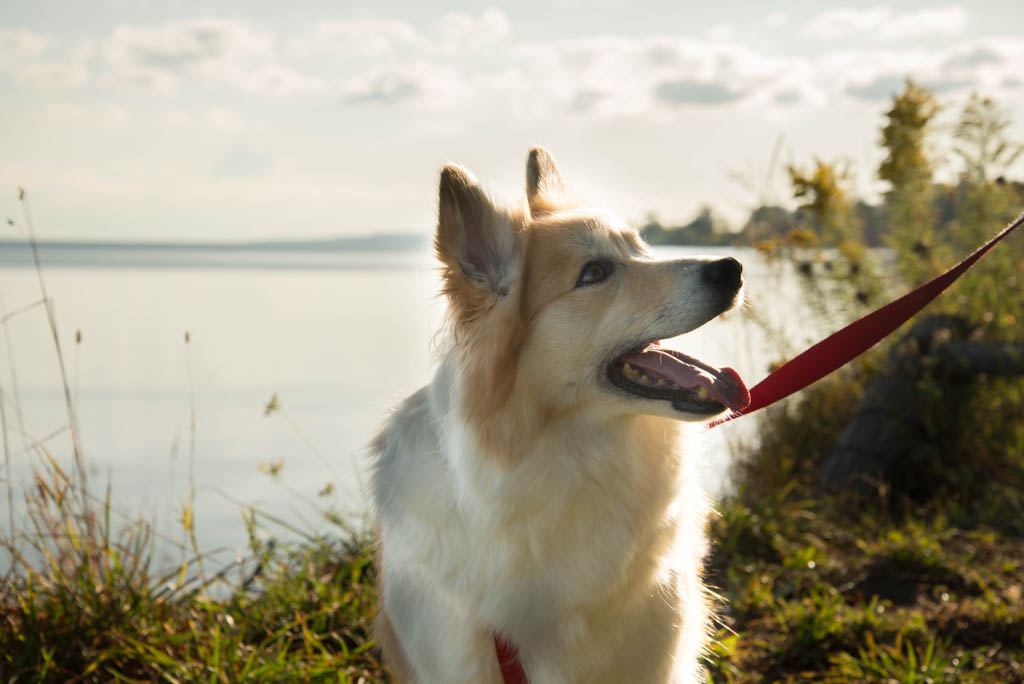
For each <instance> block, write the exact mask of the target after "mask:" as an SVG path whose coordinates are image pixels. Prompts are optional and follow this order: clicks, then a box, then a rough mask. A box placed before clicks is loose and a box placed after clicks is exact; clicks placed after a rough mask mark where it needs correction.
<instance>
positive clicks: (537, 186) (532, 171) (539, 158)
mask: <svg viewBox="0 0 1024 684" xmlns="http://www.w3.org/2000/svg"><path fill="white" fill-rule="evenodd" d="M526 199H527V200H528V201H529V203H530V215H531V216H533V217H534V218H539V217H541V216H544V215H545V214H550V213H551V212H553V211H555V210H557V209H558V208H559V207H564V206H565V205H566V204H568V203H569V191H568V188H567V186H566V183H565V179H563V178H562V174H561V172H560V171H559V170H558V164H556V163H555V159H554V157H552V156H551V153H550V152H548V151H547V150H545V149H544V148H543V147H534V148H532V149H531V150H530V156H529V157H528V158H527V160H526Z"/></svg>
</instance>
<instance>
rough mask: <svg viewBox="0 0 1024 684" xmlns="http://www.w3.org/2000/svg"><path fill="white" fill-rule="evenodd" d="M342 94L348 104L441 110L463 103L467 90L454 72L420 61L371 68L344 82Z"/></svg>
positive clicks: (447, 68) (444, 67)
mask: <svg viewBox="0 0 1024 684" xmlns="http://www.w3.org/2000/svg"><path fill="white" fill-rule="evenodd" d="M341 92H342V97H343V99H344V101H345V102H346V103H348V104H368V105H415V106H419V107H424V108H427V109H444V108H447V107H454V106H456V105H458V104H460V103H461V102H463V101H464V98H465V96H466V95H467V88H466V85H465V83H464V82H463V81H462V79H461V78H460V76H459V74H458V73H457V72H456V71H455V70H454V69H452V68H450V67H446V66H442V65H438V64H432V63H424V62H419V63H413V64H405V65H392V66H385V67H377V68H373V69H371V70H369V71H367V72H365V73H362V74H359V75H358V76H355V77H353V78H351V79H349V80H348V81H346V82H345V83H344V84H343V85H342V88H341Z"/></svg>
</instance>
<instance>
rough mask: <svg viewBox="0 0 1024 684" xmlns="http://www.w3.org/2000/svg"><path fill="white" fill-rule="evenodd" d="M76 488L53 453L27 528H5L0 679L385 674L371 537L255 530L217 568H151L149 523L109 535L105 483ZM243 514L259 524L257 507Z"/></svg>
mask: <svg viewBox="0 0 1024 684" xmlns="http://www.w3.org/2000/svg"><path fill="white" fill-rule="evenodd" d="M83 494H84V490H83V489H82V484H81V482H80V481H79V480H78V479H77V478H76V477H75V476H74V475H72V474H67V473H65V472H64V471H63V470H61V468H60V467H59V466H58V465H57V464H56V463H55V462H53V461H50V462H49V464H48V467H47V468H46V469H43V470H40V471H37V478H36V487H35V493H34V494H33V495H32V496H31V498H30V500H29V507H28V516H29V521H30V525H29V528H30V530H29V531H23V532H24V533H23V534H20V535H18V537H17V538H16V539H13V540H12V539H6V538H5V539H3V540H2V542H3V545H4V546H6V547H7V550H8V552H9V553H10V554H12V556H13V558H15V562H14V566H13V567H12V570H11V572H10V573H9V575H8V576H7V577H6V578H5V581H4V583H3V584H2V585H0V681H5V682H69V681H77V682H107V681H118V682H121V681H124V682H128V681H131V682H153V681H164V682H201V681H202V682H242V681H251V682H285V681H316V682H320V681H325V682H326V681H332V682H334V681H340V682H359V681H380V680H382V679H383V678H384V675H383V669H382V666H381V664H380V661H379V659H378V657H377V656H376V654H375V652H374V650H373V642H372V640H371V638H370V623H371V621H372V618H373V614H374V610H375V605H376V596H375V592H374V579H375V578H374V569H373V562H372V558H373V557H372V548H371V544H370V541H369V539H368V538H366V537H363V536H348V537H346V538H345V539H347V540H346V541H340V542H339V541H329V540H325V539H308V538H307V539H306V540H305V541H303V542H301V543H296V544H293V545H290V546H285V545H280V544H276V543H274V542H272V541H270V542H259V541H257V537H256V535H255V534H251V535H250V538H251V542H250V554H249V557H248V558H247V559H238V560H237V561H236V562H234V563H231V564H229V565H228V566H227V567H226V568H223V569H222V570H220V571H218V572H214V573H212V574H210V575H207V574H206V573H205V572H203V571H202V569H201V568H202V567H203V565H204V564H205V565H207V566H208V565H210V563H211V559H209V558H205V559H204V558H203V557H199V556H196V557H192V558H191V559H189V560H186V561H184V562H183V563H182V565H181V567H179V568H174V569H172V570H170V571H169V572H166V573H163V574H160V573H155V572H154V571H153V569H152V566H153V562H152V548H153V546H152V537H151V535H150V533H149V528H148V527H147V526H145V525H143V524H135V525H130V526H128V527H127V528H125V529H123V530H122V531H121V532H120V533H117V534H115V533H114V531H113V529H112V527H111V522H110V518H111V516H110V513H111V506H110V497H109V493H108V496H107V499H106V500H105V501H100V502H96V501H94V500H92V499H90V498H89V497H88V496H82V495H83ZM188 510H189V507H188V506H186V514H185V515H184V516H183V522H184V524H185V526H186V530H187V529H188V525H189V523H190V515H189V514H188ZM247 520H248V522H249V524H250V530H251V531H252V532H254V531H255V522H256V514H255V513H250V514H249V516H248V518H247ZM216 596H219V597H221V598H213V597H216Z"/></svg>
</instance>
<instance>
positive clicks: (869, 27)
mask: <svg viewBox="0 0 1024 684" xmlns="http://www.w3.org/2000/svg"><path fill="white" fill-rule="evenodd" d="M966 28H967V10H965V9H964V8H963V7H957V6H951V7H944V8H938V9H923V10H916V11H911V12H896V11H894V10H893V9H892V8H890V7H884V6H876V7H869V8H865V9H853V8H843V9H836V10H829V11H827V12H822V13H821V14H818V15H817V16H815V17H812V18H811V20H810V21H808V22H807V24H805V25H804V28H803V31H802V33H803V35H804V36H807V37H809V38H818V39H821V40H835V39H837V38H845V37H853V36H860V37H864V36H865V34H867V37H877V38H880V39H882V40H906V39H908V38H919V37H922V36H932V35H956V34H959V33H962V32H963V31H964V30H965V29H966Z"/></svg>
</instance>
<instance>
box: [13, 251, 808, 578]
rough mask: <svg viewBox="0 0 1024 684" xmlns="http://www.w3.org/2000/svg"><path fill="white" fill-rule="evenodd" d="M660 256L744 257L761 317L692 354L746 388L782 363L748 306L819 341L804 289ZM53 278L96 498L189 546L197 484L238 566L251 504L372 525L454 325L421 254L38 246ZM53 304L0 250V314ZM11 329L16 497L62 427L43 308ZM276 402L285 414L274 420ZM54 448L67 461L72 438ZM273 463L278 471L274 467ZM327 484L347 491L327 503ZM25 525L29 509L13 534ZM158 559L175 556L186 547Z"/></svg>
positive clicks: (212, 527)
mask: <svg viewBox="0 0 1024 684" xmlns="http://www.w3.org/2000/svg"><path fill="white" fill-rule="evenodd" d="M656 251H657V253H658V255H659V256H686V255H693V254H698V253H705V254H706V253H712V254H726V253H729V254H733V255H736V256H738V257H739V258H740V259H741V260H743V261H744V264H745V267H746V272H745V275H746V280H747V293H748V298H749V301H750V304H749V305H748V306H747V312H748V313H747V314H746V315H744V314H743V313H734V314H731V315H730V316H728V317H726V318H724V319H720V320H718V321H715V322H713V323H712V324H710V325H708V326H706V327H705V328H702V329H701V330H699V331H697V332H695V333H691V334H690V335H687V336H685V337H684V338H682V341H681V342H680V344H681V345H682V348H684V349H685V350H686V351H687V352H688V353H690V354H692V355H696V356H698V357H700V358H702V359H703V360H705V361H708V362H710V363H713V364H715V365H731V366H733V367H734V368H736V369H737V370H738V371H739V372H740V374H741V375H742V376H743V377H744V379H745V380H746V381H747V384H748V385H753V384H755V382H756V381H757V380H759V379H760V378H762V377H763V376H764V375H765V372H766V367H767V365H768V363H769V362H771V361H774V360H776V359H777V358H778V355H779V354H778V352H777V351H776V349H777V343H776V342H773V341H772V338H771V336H769V335H768V334H766V333H765V331H764V328H763V327H762V326H761V325H759V324H758V323H756V322H755V321H754V320H752V319H753V316H751V315H750V313H751V312H756V313H757V316H758V317H761V318H765V319H767V320H768V321H769V322H770V323H771V324H772V325H773V326H775V327H776V328H777V329H779V330H782V331H783V332H784V335H785V336H786V338H787V340H788V342H789V343H791V344H793V345H795V346H796V347H801V346H802V345H803V344H805V343H806V342H810V341H813V338H814V337H815V336H816V334H817V332H818V331H817V330H816V329H814V326H809V325H807V324H806V322H805V321H806V320H807V319H808V317H807V316H806V315H805V314H802V313H801V308H800V306H799V302H800V288H799V282H798V281H797V280H796V278H795V277H794V276H793V275H792V274H790V272H789V271H788V270H782V268H781V267H777V266H775V267H773V266H769V265H767V264H764V263H763V262H761V261H760V260H759V258H758V256H757V255H756V254H755V253H754V252H753V251H745V250H717V251H716V250H711V251H710V252H709V251H708V250H694V249H688V248H660V249H658V250H656ZM47 256H49V258H50V262H49V263H45V260H46V259H47ZM44 276H45V279H46V285H47V287H48V289H49V294H50V296H51V298H52V299H53V301H54V302H55V307H56V314H57V320H58V325H59V330H60V335H61V340H62V343H63V345H64V355H65V358H66V362H67V368H68V375H69V384H70V385H71V390H72V394H73V396H74V397H75V404H76V408H77V412H78V421H79V424H80V434H81V441H82V444H83V450H84V453H85V458H86V462H87V464H88V470H89V476H90V478H91V479H90V482H91V485H92V488H93V491H94V492H97V493H102V492H103V491H104V489H105V488H106V485H107V483H108V482H109V483H110V486H111V490H112V492H113V500H114V507H115V508H116V509H117V510H118V511H119V512H121V513H123V515H124V516H125V517H126V518H132V517H138V516H141V517H143V518H145V519H147V520H151V521H153V523H154V525H155V529H156V530H157V531H158V532H159V533H160V534H162V535H165V536H166V537H167V538H169V539H178V538H180V537H181V531H180V525H179V523H178V522H177V520H178V518H179V517H180V515H181V510H182V506H183V503H184V501H185V500H186V496H187V492H188V487H189V482H190V477H191V480H192V481H193V482H194V484H195V487H196V494H195V509H196V512H195V518H196V529H197V533H198V537H199V543H200V547H201V548H203V549H214V548H222V547H223V548H225V549H227V551H226V552H225V553H227V554H234V553H236V552H237V551H239V550H242V549H244V548H245V546H246V540H247V536H246V532H245V526H244V524H243V520H242V513H241V511H242V509H243V506H255V507H256V508H258V509H260V510H264V511H267V512H269V513H272V514H274V515H276V516H279V517H281V518H283V519H285V520H287V521H289V522H290V523H293V524H296V525H297V526H298V527H300V528H302V529H305V530H308V531H311V532H318V531H319V532H329V531H330V530H331V529H332V528H331V526H330V525H329V524H327V523H326V522H324V521H323V520H322V519H320V518H319V516H318V514H317V512H316V509H317V507H332V508H335V509H337V510H340V511H341V512H343V513H345V514H348V515H349V516H350V517H351V520H352V521H353V522H354V523H355V524H357V525H358V524H360V523H361V520H362V518H363V513H364V512H365V509H366V504H365V501H366V499H365V496H364V493H363V485H364V483H365V482H366V480H367V463H366V459H365V445H366V444H367V443H368V442H369V440H370V439H371V438H372V436H373V434H374V432H375V430H376V428H377V426H378V425H379V424H380V422H381V420H382V418H383V417H384V416H385V415H386V413H387V411H388V409H389V408H390V407H392V406H394V405H395V404H396V403H397V402H398V401H399V400H400V399H401V398H402V397H403V396H405V395H407V394H409V393H410V392H412V391H414V390H415V389H417V388H418V387H420V386H422V385H423V384H424V383H425V382H427V381H428V380H429V378H430V376H431V373H432V366H433V362H434V360H433V358H432V355H431V340H432V339H433V337H434V334H435V331H436V330H437V329H438V327H439V325H440V323H441V321H442V318H443V315H444V302H443V301H442V300H440V299H439V298H437V297H436V296H435V293H436V291H437V274H436V271H435V270H434V262H433V261H432V258H431V257H430V255H429V253H428V251H427V250H426V249H423V250H421V251H417V252H408V251H407V252H401V251H397V252H350V251H340V250H338V251H306V252H279V253H274V252H271V251H267V250H262V251H260V252H259V253H248V252H246V253H241V252H240V253H238V254H232V253H230V252H227V253H226V252H220V253H218V254H216V255H211V254H207V253H203V252H198V251H197V252H191V253H182V252H180V251H179V252H176V253H174V254H172V255H168V254H162V253H161V252H160V251H159V250H156V251H151V250H141V251H140V252H138V253H134V254H133V253H130V252H124V251H119V252H116V253H107V254H104V253H103V252H102V251H99V252H97V251H95V250H93V251H89V252H88V253H80V252H76V251H75V250H66V251H65V252H64V253H61V254H50V255H46V254H44ZM39 298H40V295H39V290H38V282H37V280H36V274H35V271H34V270H33V269H32V268H30V267H29V266H28V265H27V264H25V263H24V262H19V261H18V260H16V259H9V260H8V262H6V263H5V262H4V260H3V258H2V257H0V315H4V314H7V313H10V312H13V311H16V310H18V309H20V308H21V307H25V306H27V305H31V304H32V303H33V302H36V301H38V300H39ZM3 327H4V331H3V333H4V334H3V336H2V337H0V346H2V347H3V349H4V351H3V353H2V354H0V387H2V388H3V392H4V400H5V402H6V404H5V407H6V409H7V411H6V412H7V419H8V440H9V445H10V451H11V481H12V484H13V488H14V491H15V500H16V501H20V500H21V496H22V495H21V493H20V492H22V491H23V490H24V487H25V486H26V485H27V484H28V483H29V481H30V467H31V466H32V464H33V463H34V462H35V460H34V459H35V457H34V456H32V455H30V453H28V451H27V450H26V448H27V447H28V445H29V444H31V443H32V442H33V441H34V440H38V439H41V438H45V437H47V436H48V435H51V434H52V433H54V432H55V431H59V430H60V429H61V428H62V427H63V426H65V425H66V424H67V416H66V413H65V411H64V404H63V399H62V394H61V383H60V379H59V374H58V370H57V363H56V356H55V354H54V350H53V343H52V340H51V339H50V337H49V331H48V329H47V326H46V321H45V314H44V312H43V310H42V309H41V308H39V307H36V308H33V309H30V310H29V311H26V312H23V313H19V314H17V315H14V316H13V317H11V318H9V319H8V321H7V323H6V324H5V325H4V326H3ZM819 327H820V326H819ZM76 331H80V332H81V342H80V343H78V344H76V343H75V341H74V340H75V333H76ZM186 332H187V333H188V337H189V341H188V342H187V343H186V341H185V334H186ZM274 395H276V396H277V406H278V409H277V410H274V411H271V412H270V413H269V415H268V414H267V411H266V407H267V405H268V403H269V402H270V400H271V397H272V396H274ZM753 426H754V421H753V420H751V419H744V420H742V421H737V423H735V424H730V425H726V426H724V427H721V428H718V429H716V430H713V431H711V432H708V433H705V434H702V435H700V436H699V437H698V438H697V440H698V442H699V448H700V449H701V453H702V455H701V458H702V459H703V460H704V462H705V464H706V466H707V473H708V480H709V483H710V485H711V488H712V489H714V490H719V489H721V488H722V487H723V486H726V485H727V482H726V479H725V475H724V474H725V473H726V469H727V466H728V464H729V460H730V447H729V444H730V442H732V441H735V440H736V439H738V438H740V437H742V436H746V437H748V438H749V437H750V435H751V432H752V431H751V428H752V427H753ZM45 444H46V447H47V448H48V449H49V450H50V452H51V453H53V455H54V456H55V457H56V458H57V459H58V460H60V461H61V462H62V463H68V462H69V459H70V457H69V453H70V448H69V441H68V437H67V434H66V433H59V434H57V435H56V436H53V437H51V438H50V439H48V440H47V441H46V443H45ZM278 464H279V465H280V470H279V471H278V474H277V475H276V477H275V476H271V475H269V474H268V473H267V472H266V471H267V470H268V469H270V467H271V466H272V465H273V466H276V465H278ZM190 471H191V475H190ZM4 477H6V476H5V475H4ZM328 484H330V485H331V486H332V487H333V491H331V492H330V493H325V494H321V493H322V492H324V490H325V487H326V486H327V485H328ZM2 496H3V497H6V496H7V494H6V492H4V493H3V494H2ZM2 508H3V510H2V511H0V522H2V524H3V529H6V527H7V525H8V522H7V507H6V505H5V506H3V507H2ZM21 518H22V515H21V514H20V513H16V522H17V520H18V519H21ZM271 529H272V533H273V534H275V535H276V534H282V531H281V530H278V529H273V528H271ZM159 548H161V549H162V551H161V553H163V554H164V555H165V556H167V557H168V558H170V557H171V556H173V553H171V552H170V551H169V550H168V549H169V548H172V546H170V545H168V544H166V543H164V542H161V544H160V547H159ZM0 553H2V552H0ZM0 564H6V563H5V559H4V558H2V557H0Z"/></svg>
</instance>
